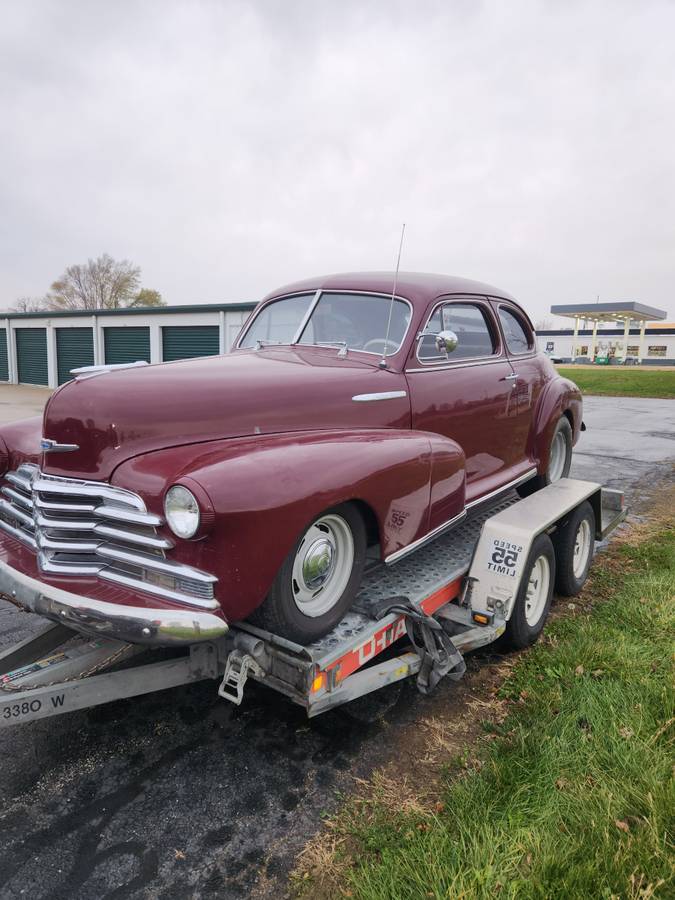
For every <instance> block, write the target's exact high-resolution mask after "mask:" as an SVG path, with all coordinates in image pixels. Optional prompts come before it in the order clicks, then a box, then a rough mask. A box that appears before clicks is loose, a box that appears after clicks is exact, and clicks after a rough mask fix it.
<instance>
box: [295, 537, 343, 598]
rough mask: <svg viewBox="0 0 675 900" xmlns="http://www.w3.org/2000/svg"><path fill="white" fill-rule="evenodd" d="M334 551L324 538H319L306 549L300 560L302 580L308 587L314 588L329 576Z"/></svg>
mask: <svg viewBox="0 0 675 900" xmlns="http://www.w3.org/2000/svg"><path fill="white" fill-rule="evenodd" d="M334 558H335V551H334V549H333V545H332V544H331V542H330V541H329V540H327V539H326V538H319V540H318V541H314V543H313V544H312V545H311V546H310V547H309V549H308V550H307V554H306V555H305V558H304V560H303V562H302V580H303V581H304V582H305V584H306V585H307V587H308V588H310V589H311V590H315V589H316V588H319V587H321V586H322V585H323V584H325V582H326V581H327V580H328V579H329V578H330V573H331V570H332V568H333V560H334Z"/></svg>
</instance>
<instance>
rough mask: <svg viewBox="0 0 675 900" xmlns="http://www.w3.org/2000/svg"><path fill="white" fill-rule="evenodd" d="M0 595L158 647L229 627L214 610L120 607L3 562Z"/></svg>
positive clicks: (78, 625)
mask: <svg viewBox="0 0 675 900" xmlns="http://www.w3.org/2000/svg"><path fill="white" fill-rule="evenodd" d="M0 598H4V599H6V600H9V602H10V603H13V604H14V605H15V606H18V607H19V608H20V609H24V610H26V611H27V612H33V613H36V614H37V615H39V616H44V617H45V618H46V619H51V620H52V621H53V622H61V623H62V624H64V625H67V626H68V627H69V628H72V629H73V630H74V631H81V632H83V633H84V634H93V635H96V636H100V637H108V638H115V639H116V640H119V641H126V642H127V643H130V644H149V645H150V646H154V647H165V646H176V645H180V644H184V645H187V644H194V643H197V642H198V641H211V640H215V639H216V638H220V637H222V636H223V635H224V634H227V632H228V630H229V629H228V625H227V623H226V622H224V621H223V619H221V618H220V617H219V616H216V615H214V614H213V613H211V612H206V611H203V610H192V609H189V610H188V609H157V608H155V609H146V608H144V607H140V606H138V607H137V606H121V605H119V604H117V603H106V602H104V601H102V600H93V599H91V598H89V597H81V596H80V595H79V594H71V593H70V592H69V591H62V590H61V589H60V588H55V587H52V586H51V585H46V584H43V583H42V582H41V581H38V580H37V579H35V578H30V577H29V576H28V575H24V574H23V573H22V572H18V571H17V570H16V569H12V568H11V567H10V566H8V565H7V564H6V563H4V562H2V561H0Z"/></svg>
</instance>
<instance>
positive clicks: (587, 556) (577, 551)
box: [553, 500, 595, 597]
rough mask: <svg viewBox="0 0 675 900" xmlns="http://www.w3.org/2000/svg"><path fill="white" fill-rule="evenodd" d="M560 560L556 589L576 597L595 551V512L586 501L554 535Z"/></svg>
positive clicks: (574, 510)
mask: <svg viewBox="0 0 675 900" xmlns="http://www.w3.org/2000/svg"><path fill="white" fill-rule="evenodd" d="M553 546H554V547H555V557H556V576H555V589H556V591H557V592H558V593H559V594H562V595H563V597H574V596H576V595H577V594H578V593H579V591H580V590H581V589H582V587H583V586H584V583H585V581H586V578H587V577H588V570H589V568H590V566H591V562H592V560H593V552H594V550H595V513H594V512H593V507H592V506H591V504H590V503H589V502H588V500H585V501H584V502H583V503H581V504H580V505H579V506H577V507H576V509H573V510H572V512H571V513H570V514H569V516H568V518H567V519H566V520H565V521H564V522H563V523H562V525H561V526H559V528H558V530H557V531H556V533H555V534H554V536H553Z"/></svg>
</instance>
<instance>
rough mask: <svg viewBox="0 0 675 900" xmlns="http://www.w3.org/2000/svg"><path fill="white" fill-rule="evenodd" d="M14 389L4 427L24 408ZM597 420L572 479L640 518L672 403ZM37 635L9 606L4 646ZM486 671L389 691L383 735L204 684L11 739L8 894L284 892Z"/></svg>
mask: <svg viewBox="0 0 675 900" xmlns="http://www.w3.org/2000/svg"><path fill="white" fill-rule="evenodd" d="M4 390H6V389H5V388H0V417H2V416H3V413H4V411H5V410H9V409H11V410H12V411H15V410H14V405H15V404H16V403H17V402H18V403H19V404H20V403H21V400H20V395H18V399H17V395H13V396H12V397H11V398H10V397H9V395H8V396H7V397H6V398H4V399H3V395H2V392H3V391H4ZM7 390H13V391H15V392H16V391H17V390H20V389H7ZM10 399H11V404H10ZM31 401H34V398H33V395H32V394H31ZM3 404H5V405H3ZM35 405H36V404H35V402H32V407H31V408H28V405H27V406H26V413H27V414H29V415H32V414H34V413H35V412H37V411H38V410H37V409H34V408H33V407H34V406H35ZM12 418H16V415H13V416H12ZM585 421H586V425H587V429H588V430H587V431H586V432H585V433H584V434H583V435H582V438H581V441H580V444H579V446H578V448H577V450H576V452H575V456H574V462H573V466H572V471H571V473H570V474H571V475H572V476H573V477H576V478H582V479H588V480H593V481H600V482H603V483H605V484H607V485H608V486H611V487H619V488H622V489H624V490H625V491H626V495H627V499H628V503H629V504H630V505H632V506H634V507H636V508H637V507H638V505H642V504H644V503H645V501H647V500H648V499H649V495H650V494H653V493H655V492H656V491H657V490H658V487H659V485H660V484H662V483H663V482H664V480H665V479H667V478H669V477H672V471H673V465H674V464H675V404H674V403H673V402H672V401H671V400H650V399H636V398H613V397H607V398H604V397H603V398H600V397H587V398H586V399H585ZM40 625H41V623H40V622H39V621H36V620H32V619H31V618H30V617H27V616H26V615H25V614H22V613H20V612H19V611H17V610H15V609H14V608H13V607H11V606H9V605H8V604H2V605H0V642H1V643H2V644H3V645H5V644H7V643H10V642H15V641H17V640H20V639H21V638H23V637H27V636H29V635H30V634H31V633H32V632H33V631H35V630H37V629H38V628H39V627H40ZM489 660H490V656H489V654H487V655H485V654H484V655H483V656H482V657H480V658H473V659H472V658H471V657H469V659H468V663H469V671H468V673H467V677H466V678H465V680H464V681H463V682H460V683H459V684H452V683H450V682H448V681H447V680H444V681H441V683H440V685H439V687H438V688H437V690H436V692H435V693H434V694H433V695H432V696H431V697H428V698H425V697H422V696H421V695H420V694H418V693H417V691H416V689H415V687H414V684H412V683H407V682H406V683H404V684H402V685H399V686H397V687H395V688H394V689H391V690H389V691H388V692H387V691H382V692H379V695H377V696H376V697H375V698H374V699H373V703H372V705H374V706H377V705H380V706H381V707H382V710H383V711H385V712H386V716H385V717H384V718H381V719H377V720H375V721H370V722H369V721H360V720H359V717H358V716H356V715H348V714H347V713H346V712H345V710H337V711H334V712H328V713H326V714H324V715H322V716H319V717H317V718H316V719H314V720H312V721H311V722H308V721H307V719H306V717H305V714H304V712H303V711H302V710H301V709H300V708H299V707H296V706H294V705H293V704H292V703H291V702H290V701H285V700H283V699H281V698H280V697H279V695H278V694H276V693H273V692H272V691H269V690H266V689H265V688H263V687H258V686H257V685H254V684H251V683H249V685H247V688H246V694H245V699H244V703H243V704H242V706H241V707H234V706H232V705H231V704H229V703H226V702H225V701H223V700H219V699H218V698H217V696H216V685H215V683H213V682H202V683H199V684H196V685H194V686H191V687H186V688H179V689H174V690H170V691H165V692H160V693H157V694H151V695H148V696H145V697H141V698H139V699H136V700H130V701H121V702H115V703H112V704H109V705H107V706H102V707H98V708H95V709H92V710H91V711H88V712H86V711H84V712H76V713H71V714H69V715H66V716H63V717H60V718H55V719H51V720H49V719H48V720H45V721H38V722H35V723H32V724H27V725H21V726H16V727H15V728H13V729H8V730H4V731H2V732H0V752H1V753H2V759H3V764H2V767H1V768H0V797H1V798H2V800H1V804H0V897H1V898H14V897H17V898H18V897H22V896H23V897H31V898H34V900H47V898H69V900H90V898H94V897H96V898H104V897H116V898H118V897H144V898H167V900H168V898H181V897H184V898H188V897H190V898H192V897H209V896H218V897H221V898H229V897H233V898H234V897H244V896H251V895H253V896H261V897H264V896H273V895H274V896H280V895H283V893H284V892H285V890H286V888H285V885H286V879H287V875H288V872H289V870H290V868H291V867H292V866H293V862H294V859H295V856H296V854H297V853H298V852H299V851H300V850H301V848H302V847H303V846H304V844H305V842H306V841H307V840H308V839H309V838H311V837H312V836H313V835H314V834H315V832H316V831H317V829H318V828H319V827H320V824H321V820H322V816H323V815H325V813H326V812H331V811H332V810H334V809H335V808H336V806H337V804H338V802H339V801H338V797H337V794H338V793H339V792H340V791H347V790H349V789H350V787H351V785H352V784H353V777H354V776H357V777H365V776H367V775H368V774H369V773H370V772H372V770H373V769H374V768H375V767H377V766H379V765H381V764H383V763H385V762H388V761H390V760H391V759H392V758H395V757H396V756H397V755H400V756H401V757H405V756H407V755H409V754H410V752H411V749H410V748H411V743H410V742H411V741H412V742H414V740H415V737H416V735H418V734H419V723H420V722H421V721H429V720H430V718H433V716H434V715H436V714H437V713H438V711H439V710H445V711H446V714H447V709H448V708H451V707H452V706H453V704H454V705H455V706H456V708H457V715H458V721H459V717H460V716H461V715H462V713H463V715H464V718H463V719H462V722H464V723H465V724H463V725H462V728H464V729H468V730H469V731H470V729H471V725H470V724H466V723H467V722H468V723H470V720H471V717H472V716H473V713H471V709H472V707H471V703H472V701H473V700H475V698H476V697H479V696H480V692H481V690H483V689H484V686H485V684H486V683H487V682H489V680H490V677H491V676H490V674H489V668H490V666H489V665H488V662H489ZM380 695H381V696H380ZM387 707H388V708H387ZM364 718H367V717H364ZM413 746H414V744H413Z"/></svg>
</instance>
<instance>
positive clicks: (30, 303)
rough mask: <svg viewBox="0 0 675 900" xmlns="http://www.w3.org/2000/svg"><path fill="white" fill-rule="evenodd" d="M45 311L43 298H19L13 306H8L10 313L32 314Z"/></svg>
mask: <svg viewBox="0 0 675 900" xmlns="http://www.w3.org/2000/svg"><path fill="white" fill-rule="evenodd" d="M44 309H46V305H45V299H44V297H19V299H18V300H17V301H16V303H15V304H14V306H10V308H9V311H10V312H17V313H33V312H42V310H44Z"/></svg>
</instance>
